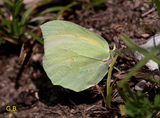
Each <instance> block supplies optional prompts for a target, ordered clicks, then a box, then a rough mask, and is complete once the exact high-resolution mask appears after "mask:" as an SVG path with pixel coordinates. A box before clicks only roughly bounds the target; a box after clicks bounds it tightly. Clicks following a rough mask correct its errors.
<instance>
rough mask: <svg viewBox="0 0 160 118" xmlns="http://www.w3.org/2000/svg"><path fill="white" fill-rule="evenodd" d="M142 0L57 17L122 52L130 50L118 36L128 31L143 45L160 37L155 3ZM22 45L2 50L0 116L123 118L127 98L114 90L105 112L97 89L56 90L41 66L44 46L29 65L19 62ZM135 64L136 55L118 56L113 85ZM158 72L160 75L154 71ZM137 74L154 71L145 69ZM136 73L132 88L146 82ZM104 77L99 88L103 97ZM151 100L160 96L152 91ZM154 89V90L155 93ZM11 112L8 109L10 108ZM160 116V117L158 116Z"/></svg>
mask: <svg viewBox="0 0 160 118" xmlns="http://www.w3.org/2000/svg"><path fill="white" fill-rule="evenodd" d="M145 2H146V1H145V0H144V2H142V1H135V2H134V1H127V0H110V1H108V2H106V3H103V4H101V5H98V6H94V7H92V6H90V7H89V8H88V9H86V10H84V9H82V8H81V7H80V6H79V7H76V8H74V7H73V8H72V9H70V10H69V11H66V12H65V13H63V14H62V15H61V17H59V19H63V20H67V21H71V22H74V23H76V24H79V25H81V26H83V27H85V28H87V29H90V30H92V31H94V32H96V33H98V34H99V35H101V36H102V37H103V38H105V39H106V41H107V42H108V43H109V45H110V48H113V46H114V45H115V46H116V47H117V48H118V49H121V48H126V49H127V50H128V49H129V47H128V46H126V44H125V43H124V42H123V41H122V40H121V39H120V38H119V35H120V34H122V33H124V34H126V35H127V36H128V37H130V38H131V39H132V40H133V41H134V42H135V43H137V44H143V43H145V42H146V41H147V39H148V38H149V37H151V36H153V35H154V34H157V33H159V18H158V15H157V12H156V10H155V9H154V5H153V4H152V3H145ZM20 48H21V47H20V46H17V45H14V44H11V43H9V42H6V43H5V44H3V45H1V47H0V67H1V68H0V118H117V117H119V118H120V117H124V116H123V115H122V114H121V112H120V110H119V107H118V106H119V105H121V104H123V100H122V99H121V98H120V96H119V95H118V93H117V92H116V91H114V95H112V103H111V104H112V107H111V108H110V109H106V105H105V103H104V101H103V97H102V95H101V93H100V92H99V90H98V89H97V87H91V88H89V89H87V90H85V91H82V92H77V93H76V92H74V91H71V90H66V89H64V88H62V87H60V86H54V85H53V84H52V83H51V81H50V79H49V78H47V76H46V74H45V72H44V70H43V67H42V65H41V58H42V56H43V46H39V47H38V49H37V52H36V53H35V54H34V55H33V57H32V58H31V60H30V62H29V63H28V64H26V65H21V64H19V60H18V58H19V53H20ZM136 63H137V60H136V58H135V57H134V55H133V53H131V52H126V53H125V54H123V55H120V56H119V57H118V60H117V63H116V65H115V67H116V68H117V69H118V70H119V71H120V73H119V72H118V71H117V70H116V69H114V70H113V75H112V81H114V80H115V78H117V79H116V81H119V80H121V79H122V78H123V77H124V76H125V74H126V73H127V72H128V71H129V70H130V69H131V68H132V67H133V66H134V65H135V64H136ZM156 72H157V73H159V71H158V70H157V71H156ZM138 73H139V75H142V74H144V73H152V72H151V71H150V70H149V69H148V68H147V67H145V66H144V67H143V68H142V69H141V70H140V71H139V72H138ZM143 79H144V78H143V76H138V75H134V76H133V77H132V78H131V81H130V82H129V85H130V87H131V88H134V87H135V85H136V83H138V82H139V81H141V80H143ZM105 82H106V77H104V79H103V80H102V81H101V82H100V83H99V84H98V86H99V88H100V89H101V90H102V92H103V93H105V85H106V84H105ZM150 85H151V86H152V87H153V89H152V90H153V91H154V94H153V93H152V95H151V94H149V97H150V98H153V96H154V95H155V94H160V93H158V90H160V89H157V90H155V89H154V87H155V86H154V85H152V84H151V83H150ZM153 91H152V92H153ZM6 109H7V110H8V111H7V110H6ZM11 110H12V111H11ZM157 118H160V113H159V114H157Z"/></svg>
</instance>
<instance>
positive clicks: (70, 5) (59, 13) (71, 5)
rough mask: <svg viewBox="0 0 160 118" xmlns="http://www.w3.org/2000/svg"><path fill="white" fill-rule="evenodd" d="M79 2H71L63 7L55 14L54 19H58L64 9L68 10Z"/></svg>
mask: <svg viewBox="0 0 160 118" xmlns="http://www.w3.org/2000/svg"><path fill="white" fill-rule="evenodd" d="M78 3H79V2H71V3H70V4H68V5H66V6H65V7H63V9H61V10H60V11H59V12H58V13H57V15H56V16H55V18H54V20H55V19H57V18H58V17H59V16H60V15H61V14H62V13H63V12H64V11H66V10H68V9H69V8H71V7H73V6H75V5H77V4H78Z"/></svg>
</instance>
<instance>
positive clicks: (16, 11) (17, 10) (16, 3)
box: [13, 0, 23, 19]
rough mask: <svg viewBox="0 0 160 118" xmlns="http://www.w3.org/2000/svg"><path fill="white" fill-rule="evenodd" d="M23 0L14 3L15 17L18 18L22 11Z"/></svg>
mask: <svg viewBox="0 0 160 118" xmlns="http://www.w3.org/2000/svg"><path fill="white" fill-rule="evenodd" d="M22 1H23V0H15V2H14V5H13V19H17V15H18V14H19V13H20V8H21V6H22V5H21V3H22Z"/></svg>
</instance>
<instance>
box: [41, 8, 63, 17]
mask: <svg viewBox="0 0 160 118" xmlns="http://www.w3.org/2000/svg"><path fill="white" fill-rule="evenodd" d="M63 8H64V6H56V7H51V8H47V9H45V10H44V11H42V12H40V14H39V15H43V14H46V13H49V12H54V11H60V10H61V9H63Z"/></svg>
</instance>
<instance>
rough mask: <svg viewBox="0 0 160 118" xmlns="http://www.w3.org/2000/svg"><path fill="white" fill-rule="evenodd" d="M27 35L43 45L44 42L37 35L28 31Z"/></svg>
mask: <svg viewBox="0 0 160 118" xmlns="http://www.w3.org/2000/svg"><path fill="white" fill-rule="evenodd" d="M27 33H28V34H29V35H31V36H32V37H33V38H35V39H36V40H37V41H38V42H39V43H41V44H42V45H43V40H42V39H41V38H39V37H38V36H37V35H36V34H34V33H33V32H30V31H27Z"/></svg>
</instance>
